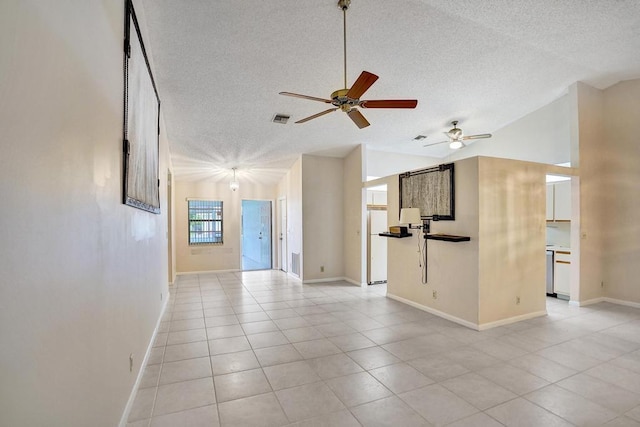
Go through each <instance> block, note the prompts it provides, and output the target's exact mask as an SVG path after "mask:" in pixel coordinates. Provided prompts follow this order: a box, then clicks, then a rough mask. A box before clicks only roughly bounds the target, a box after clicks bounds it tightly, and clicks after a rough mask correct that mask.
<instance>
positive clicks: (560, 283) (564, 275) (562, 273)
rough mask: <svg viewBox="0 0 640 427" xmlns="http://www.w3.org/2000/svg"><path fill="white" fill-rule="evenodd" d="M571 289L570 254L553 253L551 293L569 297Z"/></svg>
mask: <svg viewBox="0 0 640 427" xmlns="http://www.w3.org/2000/svg"><path fill="white" fill-rule="evenodd" d="M570 288H571V252H570V251H567V250H562V251H560V250H557V251H555V259H554V267H553V291H554V292H555V293H556V294H559V295H564V296H567V297H568V296H569V292H570Z"/></svg>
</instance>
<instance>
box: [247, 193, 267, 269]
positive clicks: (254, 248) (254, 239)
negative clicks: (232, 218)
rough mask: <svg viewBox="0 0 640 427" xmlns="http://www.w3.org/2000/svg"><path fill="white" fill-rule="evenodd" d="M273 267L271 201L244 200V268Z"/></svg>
mask: <svg viewBox="0 0 640 427" xmlns="http://www.w3.org/2000/svg"><path fill="white" fill-rule="evenodd" d="M270 268H271V202H270V201H264V200H243V201H242V269H243V270H266V269H270Z"/></svg>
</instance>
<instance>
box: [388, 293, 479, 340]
mask: <svg viewBox="0 0 640 427" xmlns="http://www.w3.org/2000/svg"><path fill="white" fill-rule="evenodd" d="M387 297H389V298H391V299H394V300H396V301H400V302H402V303H405V304H407V305H410V306H411V307H415V308H417V309H420V310H422V311H426V312H427V313H431V314H435V315H436V316H438V317H442V318H443V319H447V320H450V321H452V322H454V323H457V324H459V325H462V326H466V327H467V328H470V329H473V330H476V331H477V330H479V329H478V325H477V324H476V323H473V322H469V321H468V320H464V319H461V318H459V317H456V316H452V315H450V314H447V313H445V312H442V311H440V310H436V309H434V308H431V307H427V306H426V305H422V304H418V303H417V302H414V301H411V300H408V299H405V298H402V297H399V296H397V295H393V294H390V293H388V292H387Z"/></svg>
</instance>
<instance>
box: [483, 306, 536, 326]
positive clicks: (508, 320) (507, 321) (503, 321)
mask: <svg viewBox="0 0 640 427" xmlns="http://www.w3.org/2000/svg"><path fill="white" fill-rule="evenodd" d="M546 315H547V311H546V310H543V311H534V312H533V313H527V314H521V315H519V316H513V317H508V318H506V319H500V320H496V321H495V322H488V323H481V324H480V325H479V327H478V330H479V331H486V330H487V329H491V328H496V327H498V326H504V325H510V324H512V323H516V322H521V321H523V320H529V319H533V318H536V317H541V316H546Z"/></svg>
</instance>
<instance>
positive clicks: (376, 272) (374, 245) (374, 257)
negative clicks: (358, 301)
mask: <svg viewBox="0 0 640 427" xmlns="http://www.w3.org/2000/svg"><path fill="white" fill-rule="evenodd" d="M385 231H387V186H386V185H380V186H377V187H370V188H367V284H369V285H376V284H382V283H387V239H386V237H381V236H379V234H378V233H382V232H385Z"/></svg>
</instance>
